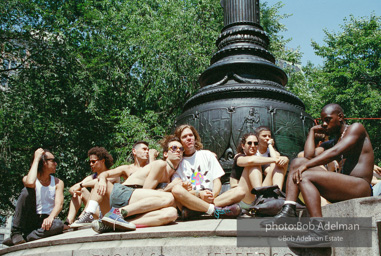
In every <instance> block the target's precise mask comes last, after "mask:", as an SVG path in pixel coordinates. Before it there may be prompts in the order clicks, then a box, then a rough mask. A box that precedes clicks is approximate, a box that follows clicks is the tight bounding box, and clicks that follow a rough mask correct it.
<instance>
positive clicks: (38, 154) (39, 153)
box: [34, 148, 45, 161]
mask: <svg viewBox="0 0 381 256" xmlns="http://www.w3.org/2000/svg"><path fill="white" fill-rule="evenodd" d="M44 154H45V151H44V150H43V149H42V148H38V149H37V150H36V151H35V152H34V159H36V160H38V161H40V159H41V157H42V156H43V155H44Z"/></svg>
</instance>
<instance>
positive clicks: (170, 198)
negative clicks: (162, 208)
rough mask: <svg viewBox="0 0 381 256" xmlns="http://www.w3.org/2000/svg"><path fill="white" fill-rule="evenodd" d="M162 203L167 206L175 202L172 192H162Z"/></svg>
mask: <svg viewBox="0 0 381 256" xmlns="http://www.w3.org/2000/svg"><path fill="white" fill-rule="evenodd" d="M163 193H164V194H163V203H164V204H165V205H167V206H172V205H173V204H174V203H175V198H174V196H173V195H172V193H169V192H163Z"/></svg>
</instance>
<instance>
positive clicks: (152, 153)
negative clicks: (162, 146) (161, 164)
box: [148, 148, 159, 159]
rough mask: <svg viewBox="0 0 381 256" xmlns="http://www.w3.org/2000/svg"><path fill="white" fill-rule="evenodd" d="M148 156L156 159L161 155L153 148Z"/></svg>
mask: <svg viewBox="0 0 381 256" xmlns="http://www.w3.org/2000/svg"><path fill="white" fill-rule="evenodd" d="M148 155H149V159H156V157H157V156H158V155H159V152H157V150H156V149H154V148H151V149H150V150H149V151H148Z"/></svg>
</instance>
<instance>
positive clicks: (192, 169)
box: [172, 150, 225, 190]
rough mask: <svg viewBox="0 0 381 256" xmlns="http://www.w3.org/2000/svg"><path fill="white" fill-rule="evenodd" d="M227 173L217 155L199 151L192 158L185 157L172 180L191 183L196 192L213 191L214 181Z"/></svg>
mask: <svg viewBox="0 0 381 256" xmlns="http://www.w3.org/2000/svg"><path fill="white" fill-rule="evenodd" d="M224 174H225V172H224V170H223V169H222V167H221V165H220V163H219V162H218V160H217V158H216V157H215V155H214V154H213V153H212V152H210V151H208V150H198V151H196V152H195V153H194V154H193V155H192V156H189V157H188V156H184V157H183V160H182V161H181V162H180V164H179V167H178V168H177V171H176V173H175V174H174V175H173V176H172V180H173V179H175V178H180V179H181V180H182V181H190V182H191V183H192V188H193V189H194V190H205V189H209V190H213V180H215V179H217V178H220V177H221V176H222V175H224Z"/></svg>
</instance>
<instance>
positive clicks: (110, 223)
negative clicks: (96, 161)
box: [85, 137, 183, 232]
mask: <svg viewBox="0 0 381 256" xmlns="http://www.w3.org/2000/svg"><path fill="white" fill-rule="evenodd" d="M163 145H164V150H163V151H164V156H165V157H166V159H167V160H166V161H164V160H157V161H154V162H152V163H151V164H148V165H146V166H145V167H144V168H142V169H141V170H138V171H136V172H134V173H133V174H130V173H129V170H126V169H123V168H115V169H113V170H109V171H107V172H103V173H102V174H101V175H99V178H98V183H97V184H96V185H95V187H94V190H93V191H92V193H91V198H90V201H89V206H88V207H87V208H86V210H85V211H86V212H85V215H86V216H88V217H87V218H88V219H89V220H91V219H92V218H91V217H92V214H93V213H94V208H95V207H97V205H99V203H100V202H102V201H103V200H107V201H109V202H110V203H109V205H111V207H112V208H111V210H110V211H109V212H108V213H107V214H105V216H104V217H103V218H102V225H100V223H99V222H94V224H93V229H94V230H95V231H96V232H105V231H112V230H115V231H128V230H134V229H135V228H136V226H135V225H144V226H160V225H165V224H168V223H170V222H173V221H175V220H176V218H177V211H176V209H175V208H174V207H172V205H173V204H174V198H173V196H172V194H171V193H167V192H163V191H158V190H153V189H155V188H156V187H157V186H158V185H159V184H160V183H168V182H169V181H170V177H171V176H172V174H173V173H174V172H175V168H177V166H178V164H179V162H180V161H181V158H182V153H183V151H182V150H181V149H182V146H181V143H180V142H179V139H177V138H173V137H167V139H166V141H165V143H164V144H163ZM128 175H129V177H128V179H127V180H126V181H125V182H124V183H123V184H118V183H116V184H114V185H113V184H112V183H111V182H109V181H107V178H112V177H120V176H128ZM124 219H128V220H129V222H127V221H125V220H124ZM103 224H105V225H106V226H107V227H111V228H112V229H111V230H110V229H107V228H106V227H105V225H103Z"/></svg>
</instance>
